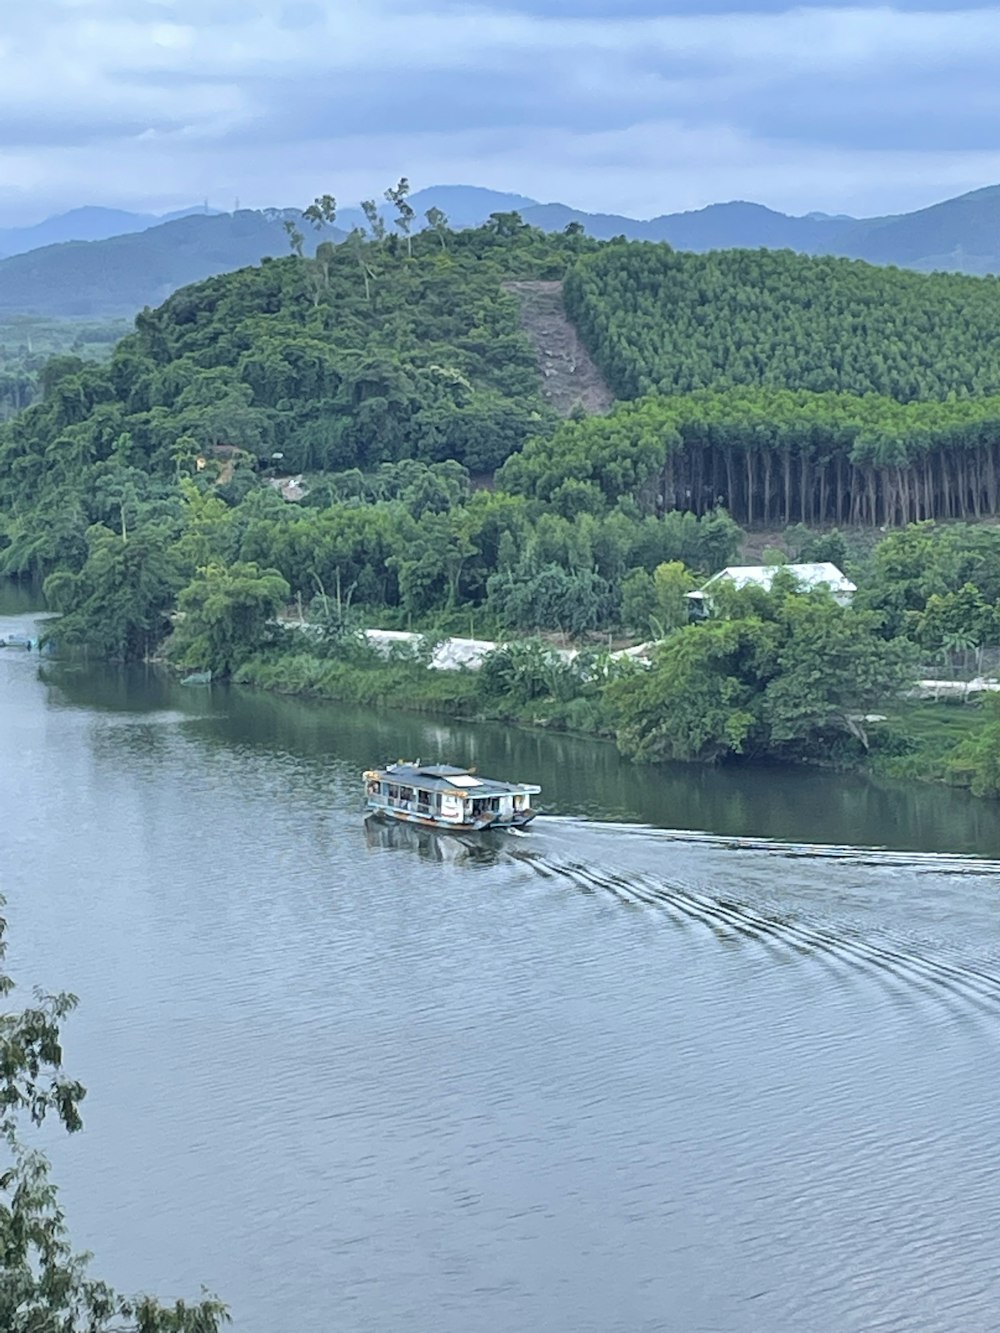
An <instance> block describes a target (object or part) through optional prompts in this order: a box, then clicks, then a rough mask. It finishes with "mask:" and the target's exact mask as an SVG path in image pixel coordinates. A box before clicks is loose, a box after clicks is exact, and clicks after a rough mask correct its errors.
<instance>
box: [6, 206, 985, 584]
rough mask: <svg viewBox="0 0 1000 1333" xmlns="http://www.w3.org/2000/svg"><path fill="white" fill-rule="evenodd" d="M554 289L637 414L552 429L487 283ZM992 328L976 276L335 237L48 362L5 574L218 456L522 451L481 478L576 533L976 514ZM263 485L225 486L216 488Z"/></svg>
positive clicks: (314, 458)
mask: <svg viewBox="0 0 1000 1333" xmlns="http://www.w3.org/2000/svg"><path fill="white" fill-rule="evenodd" d="M560 279H562V280H563V282H564V290H565V294H566V299H567V305H568V309H569V312H570V314H571V315H572V316H573V317H574V318H575V320H576V322H577V327H578V329H579V331H580V333H581V336H582V338H583V341H584V342H585V343H586V344H587V345H588V346H589V349H590V351H591V352H592V354H593V356H594V358H595V359H596V361H597V362H598V364H599V366H600V367H601V368H602V369H603V370H604V371H605V373H606V375H607V377H608V378H609V381H610V383H611V387H612V389H613V390H614V391H615V392H616V394H617V396H618V397H619V398H620V399H624V400H628V399H636V398H639V397H641V396H644V395H645V396H646V398H645V401H644V402H643V403H642V404H640V405H639V406H638V407H636V408H632V407H628V406H622V407H620V408H619V410H618V412H617V413H615V414H612V415H611V416H610V417H609V418H607V419H591V420H589V421H583V422H576V421H571V422H569V423H568V424H567V425H565V426H563V427H559V426H558V421H557V419H556V417H555V414H554V413H553V412H552V410H551V409H550V408H549V407H548V406H547V405H546V403H545V401H544V398H543V395H542V392H541V378H540V375H539V371H538V364H537V360H536V356H535V353H534V351H533V349H532V347H531V345H530V343H529V342H528V340H527V338H526V337H525V335H524V333H523V331H522V328H521V325H520V320H519V309H518V300H517V297H516V296H515V295H514V294H512V293H511V291H510V290H508V287H509V286H510V285H512V284H513V285H515V286H516V285H517V284H518V283H521V284H523V283H525V282H528V283H544V282H553V281H557V280H560ZM998 331H1000V283H998V282H997V281H996V280H994V279H972V278H964V277H960V276H957V275H955V276H947V275H936V276H921V275H918V274H913V273H906V272H901V271H898V270H891V269H877V268H872V267H869V266H866V265H864V264H861V263H857V262H852V261H847V260H832V259H808V258H803V257H799V256H795V255H793V254H791V253H790V252H783V253H778V254H774V253H770V252H766V251H756V252H723V253H719V254H714V255H708V256H698V255H693V254H678V253H674V252H672V251H670V250H669V248H667V247H665V246H659V245H648V244H643V243H624V242H618V243H615V242H612V243H600V242H596V241H592V240H589V239H588V238H586V237H585V236H582V235H580V234H568V235H566V234H563V235H559V236H555V237H551V236H546V235H545V234H544V233H542V232H540V231H538V230H535V229H532V228H529V227H527V226H525V225H524V223H523V222H522V221H521V220H520V219H519V218H518V217H517V215H516V214H497V215H495V216H494V218H493V219H492V220H491V222H490V223H489V224H488V225H486V226H484V227H482V228H477V229H471V230H466V231H458V232H453V231H449V230H448V229H447V228H444V227H442V228H440V229H439V230H438V231H433V232H432V231H427V232H422V233H419V234H418V235H415V236H414V237H413V238H412V247H410V246H408V245H407V244H406V243H405V241H404V240H402V239H401V238H399V237H397V236H394V235H389V236H387V237H385V238H384V239H382V240H380V241H375V240H371V241H364V240H363V239H362V238H361V237H360V236H359V235H357V234H355V235H354V236H353V237H352V238H351V240H350V241H349V242H347V243H346V244H343V245H337V246H334V245H321V246H320V247H319V249H318V250H317V252H316V256H315V257H313V258H311V257H309V256H293V255H289V256H287V257H285V258H282V259H277V260H268V261H265V262H264V263H263V264H262V265H260V266H257V267H254V268H246V269H243V270H240V271H238V272H235V273H231V274H227V275H223V276H219V277H214V278H211V279H209V280H207V281H205V282H202V283H198V284H194V285H192V286H189V287H186V288H184V289H183V290H181V291H179V292H177V293H175V294H174V295H173V296H172V297H171V298H170V299H169V300H168V301H166V302H165V303H164V304H163V305H162V306H160V307H159V308H158V309H156V310H152V311H146V312H143V313H142V314H141V315H140V316H139V317H138V319H137V321H136V331H135V332H134V333H133V334H131V335H129V336H128V337H126V338H125V339H124V340H123V341H122V342H121V343H120V344H119V346H118V347H117V349H116V351H115V353H114V355H113V357H112V358H111V360H110V362H108V363H107V364H104V365H95V364H92V363H83V362H81V361H78V360H76V359H75V358H72V357H62V358H57V359H56V360H54V361H53V362H52V363H50V365H49V366H48V367H47V369H46V371H45V374H44V376H43V381H44V383H43V387H44V391H45V397H44V400H43V402H41V403H40V404H38V405H36V406H34V407H31V408H29V409H28V410H27V411H25V412H23V413H21V414H20V415H19V416H18V417H17V418H15V419H14V420H13V421H11V422H10V423H9V424H8V425H6V426H5V427H3V428H2V429H0V573H3V572H7V573H12V574H20V573H45V572H46V571H47V570H49V569H51V568H53V567H54V566H57V565H59V564H60V563H63V562H66V561H68V562H69V563H70V565H72V564H73V563H74V562H78V561H79V560H80V559H82V557H83V554H84V552H85V550H86V532H87V529H88V526H89V525H91V524H93V523H103V524H112V526H113V525H114V516H115V515H116V514H117V515H118V520H119V521H120V522H122V523H126V511H131V509H135V508H136V506H138V508H139V510H141V509H142V507H143V505H152V506H153V507H154V509H153V512H155V506H156V505H157V504H159V503H160V500H161V499H163V500H164V501H165V499H166V497H168V496H171V495H172V496H174V499H175V500H176V487H177V482H178V479H179V478H183V477H189V476H191V474H192V472H193V469H194V466H195V459H196V458H197V457H198V456H199V455H204V454H208V455H209V456H211V455H212V453H213V451H216V450H218V449H220V448H222V449H225V450H228V451H230V452H231V451H233V450H237V451H239V452H240V453H241V454H243V455H245V456H249V457H250V458H256V459H258V460H260V462H261V464H262V465H263V466H265V467H266V466H268V465H270V464H271V463H272V461H273V462H275V463H278V464H280V466H281V468H282V469H283V470H285V471H289V472H297V471H302V470H307V471H310V472H314V473H315V472H332V473H338V474H343V473H344V472H345V471H347V470H351V469H359V470H360V471H361V472H364V473H371V472H372V471H373V470H375V469H377V468H379V467H380V466H382V465H386V464H395V463H398V462H400V461H405V460H414V461H415V462H417V463H420V464H422V465H425V466H428V465H438V464H448V465H449V466H453V465H456V464H457V465H461V466H464V467H465V468H467V469H468V470H469V471H471V472H474V473H475V472H489V471H492V470H494V469H496V468H498V467H500V466H501V465H502V464H503V463H504V462H505V460H506V459H508V458H509V457H510V456H511V455H516V454H518V453H519V452H520V451H521V450H522V449H524V447H525V444H526V442H527V441H529V440H530V441H531V444H530V448H527V449H524V455H523V466H522V460H520V459H515V460H514V461H513V462H512V463H510V464H509V465H508V466H507V467H506V468H505V469H504V470H503V471H502V472H501V474H500V480H501V484H502V485H504V486H506V487H507V488H508V489H509V490H511V491H513V492H515V493H518V494H520V495H522V496H524V497H525V498H526V499H527V500H529V501H530V502H531V503H532V504H536V503H544V504H546V505H548V506H550V507H551V508H552V509H553V510H555V512H556V513H558V514H560V515H561V516H562V517H563V518H564V519H565V520H566V521H569V522H575V521H577V520H578V519H579V518H580V517H581V516H583V515H588V514H589V515H592V516H597V515H600V514H607V513H609V512H610V511H612V510H614V509H615V507H616V506H617V505H619V503H622V504H625V505H626V507H628V509H629V513H631V514H632V515H633V516H634V515H635V514H636V513H639V514H647V515H650V516H655V515H658V514H662V513H664V512H667V511H669V510H670V509H672V508H677V509H681V510H685V509H686V510H692V511H694V512H695V513H699V514H703V513H707V512H708V511H710V510H712V509H714V508H716V507H719V506H720V505H721V506H723V507H726V508H728V509H729V510H730V511H731V513H732V515H733V516H734V517H735V518H736V519H737V520H738V521H741V522H747V523H757V522H768V523H773V522H775V521H779V522H780V521H785V522H789V521H791V522H794V521H804V522H858V523H872V524H882V523H886V522H889V523H892V522H897V521H905V520H906V519H910V518H922V517H964V516H972V515H975V516H979V515H981V514H985V513H995V512H997V509H998V505H1000V495H998V477H1000V457H998V453H997V450H998V444H997V441H998V440H1000V429H998V423H1000V413H998V409H997V401H996V400H997V398H1000V356H998V342H997V339H998ZM922 404H926V405H927V408H926V410H916V409H917V408H921V405H922ZM904 409H906V410H904ZM911 409H912V410H911ZM573 415H574V416H576V415H579V413H574V414H573ZM635 449H639V455H638V456H635V457H634V456H633V455H634V453H635ZM339 484H340V483H338V485H339ZM351 484H352V485H354V483H351ZM357 484H358V485H359V486H360V484H361V483H360V482H359V483H357ZM257 485H258V482H257V479H256V477H255V475H254V473H253V471H252V470H250V469H248V468H238V469H237V473H236V476H235V478H234V479H233V480H232V481H231V482H230V483H228V484H227V487H226V489H225V494H226V495H227V496H229V497H230V499H231V500H232V501H234V502H237V501H239V500H240V499H241V498H242V496H243V495H244V494H245V493H247V492H248V491H253V490H254V489H255V487H256V486H257ZM321 493H322V492H321V489H320V488H316V490H315V491H314V495H313V499H312V501H311V503H314V504H315V503H317V502H318V501H317V496H318V495H320V494H321ZM126 526H127V523H126Z"/></svg>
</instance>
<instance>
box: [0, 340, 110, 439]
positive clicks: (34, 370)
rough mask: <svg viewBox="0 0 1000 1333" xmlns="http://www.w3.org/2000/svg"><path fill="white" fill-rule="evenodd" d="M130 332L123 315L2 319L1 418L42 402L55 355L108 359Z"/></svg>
mask: <svg viewBox="0 0 1000 1333" xmlns="http://www.w3.org/2000/svg"><path fill="white" fill-rule="evenodd" d="M128 332H129V326H128V324H127V323H126V322H125V321H124V320H104V321H100V322H97V321H82V320H71V319H38V318H35V317H32V316H30V315H21V316H19V317H15V318H12V319H7V320H0V421H7V420H9V419H10V418H11V417H13V416H16V415H17V413H18V412H20V411H22V410H23V409H24V408H26V407H30V406H31V404H32V403H34V402H35V401H37V399H38V398H39V397H40V396H41V393H42V390H43V388H44V380H45V376H44V371H45V368H46V365H47V363H48V362H49V361H50V359H51V358H52V357H55V356H75V357H80V358H86V359H89V360H94V361H105V360H107V359H108V357H110V355H111V352H112V348H113V347H114V344H115V343H116V342H117V341H118V340H119V338H121V337H123V335H124V334H126V333H128Z"/></svg>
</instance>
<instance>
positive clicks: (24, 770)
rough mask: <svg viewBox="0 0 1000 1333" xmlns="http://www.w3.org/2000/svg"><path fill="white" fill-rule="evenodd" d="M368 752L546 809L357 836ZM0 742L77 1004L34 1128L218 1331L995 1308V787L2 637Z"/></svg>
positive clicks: (156, 1279) (782, 1322) (853, 1322)
mask: <svg viewBox="0 0 1000 1333" xmlns="http://www.w3.org/2000/svg"><path fill="white" fill-rule="evenodd" d="M14 623H15V622H14V621H13V620H12V619H11V618H10V617H8V618H7V620H3V619H0V633H2V630H3V628H4V627H5V626H8V627H9V626H11V625H13V624H14ZM17 623H20V624H23V623H24V618H23V613H22V619H21V621H19V622H17ZM397 754H400V755H402V754H406V755H410V756H412V755H414V754H419V755H420V756H421V757H422V758H424V759H431V758H437V757H439V756H441V757H450V758H457V759H463V760H466V759H467V760H469V761H471V762H476V763H478V764H479V765H480V767H481V768H482V769H483V770H484V771H491V770H492V771H496V772H497V773H499V774H501V775H508V776H512V777H519V778H523V779H525V780H532V781H534V780H537V781H540V782H541V783H542V784H543V786H544V789H545V791H544V795H545V798H546V800H547V802H548V807H547V808H548V811H549V813H548V814H547V815H546V817H545V818H544V819H542V820H539V821H538V823H537V825H536V826H535V829H536V831H534V832H532V833H531V834H530V835H528V836H527V837H521V838H516V837H511V836H508V837H505V838H502V839H498V840H496V841H495V842H493V843H488V842H483V841H480V842H478V843H477V842H474V841H469V842H461V841H458V840H449V839H438V838H435V837H433V836H432V835H420V834H418V835H414V834H409V833H408V831H407V830H405V829H385V828H371V827H369V826H367V825H366V824H365V822H364V820H363V819H362V818H361V814H360V810H359V800H358V774H359V770H360V769H361V768H362V767H363V766H365V765H366V764H368V763H370V762H372V761H374V760H378V759H384V758H388V757H395V756H396V755H397ZM0 761H2V767H0V798H2V811H3V820H2V823H0V876H2V881H3V885H2V887H3V891H4V893H5V894H6V895H7V898H8V901H9V907H8V914H9V917H10V921H11V965H12V968H13V969H14V971H15V973H16V975H17V976H18V977H19V978H20V980H21V981H22V983H23V985H24V987H25V988H29V987H30V986H31V985H33V984H36V983H38V984H42V985H46V986H49V987H53V988H54V987H63V986H65V987H67V988H70V989H72V990H75V991H76V992H77V993H78V994H79V995H80V996H81V998H82V1005H81V1009H80V1011H79V1013H78V1014H77V1015H76V1016H75V1017H74V1018H73V1019H72V1020H71V1022H70V1024H69V1025H68V1029H67V1033H66V1051H67V1061H68V1064H69V1067H70V1069H71V1071H72V1072H73V1073H75V1074H78V1075H79V1076H80V1077H82V1078H83V1080H84V1081H85V1082H86V1083H87V1084H88V1085H89V1087H90V1094H89V1096H88V1099H87V1103H86V1113H87V1114H86V1124H87V1127H86V1131H85V1132H84V1134H82V1135H79V1136H77V1137H76V1138H74V1139H70V1140H64V1139H55V1138H53V1140H52V1143H51V1148H52V1151H53V1154H54V1156H55V1158H56V1161H57V1168H58V1178H59V1179H60V1180H61V1181H62V1182H63V1187H64V1188H63V1193H64V1199H65V1203H66V1205H67V1208H68V1210H69V1212H70V1215H71V1219H72V1224H73V1230H74V1237H75V1239H76V1241H77V1243H78V1244H80V1245H81V1246H87V1247H89V1248H91V1249H93V1250H94V1251H95V1252H96V1255H97V1260H96V1265H95V1266H96V1268H97V1270H98V1271H99V1272H100V1273H101V1274H102V1275H104V1276H107V1277H108V1278H109V1279H111V1280H113V1281H114V1282H116V1283H117V1284H119V1285H120V1286H121V1287H123V1288H126V1289H135V1288H144V1289H153V1290H156V1291H158V1292H160V1293H162V1294H164V1295H168V1294H181V1293H186V1294H191V1295H194V1294H196V1293H197V1290H198V1288H199V1284H201V1283H203V1282H204V1283H205V1284H207V1285H208V1286H210V1287H211V1288H213V1289H215V1290H217V1291H218V1292H220V1293H221V1294H222V1295H223V1296H224V1297H225V1298H227V1299H228V1300H229V1301H230V1302H231V1303H232V1305H233V1308H234V1313H235V1316H236V1326H237V1329H238V1330H240V1333H244V1331H246V1333H298V1331H299V1330H310V1331H311V1330H316V1331H317V1333H325V1331H326V1330H338V1331H344V1333H354V1331H355V1330H388V1329H407V1330H418V1331H419V1333H423V1330H427V1331H428V1333H431V1331H432V1330H440V1331H441V1333H468V1331H469V1330H480V1329H481V1330H490V1333H494V1331H496V1333H523V1331H524V1330H531V1329H542V1328H544V1329H546V1330H551V1331H552V1333H578V1331H580V1333H582V1331H588V1333H589V1331H591V1330H592V1331H593V1333H639V1331H642V1330H677V1331H678V1333H698V1330H712V1331H715V1330H725V1333H730V1331H732V1333H742V1331H743V1330H758V1329H759V1330H766V1331H767V1333H785V1331H786V1330H787V1331H788V1333H801V1331H802V1330H820V1331H824V1333H825V1331H826V1330H836V1331H837V1333H841V1331H852V1330H868V1329H873V1328H878V1329H898V1330H913V1329H919V1330H942V1331H944V1330H948V1331H950V1330H956V1329H963V1330H984V1331H985V1330H991V1329H994V1328H996V1327H997V1325H998V1323H1000V1313H998V1311H1000V1291H998V1289H997V1288H998V1281H997V1276H996V1262H995V1258H996V1237H997V1235H998V1233H1000V1190H998V1185H1000V1181H998V1170H997V1150H996V1144H997V1141H998V1138H1000V1106H998V1099H997V1097H996V1088H997V1086H998V1079H1000V874H998V870H1000V864H998V863H1000V810H998V809H997V807H996V806H991V805H989V804H986V803H977V802H975V801H973V800H971V799H968V798H965V797H963V796H961V795H959V794H957V793H950V792H947V791H940V790H935V789H926V790H907V789H905V788H901V789H898V790H888V789H879V788H876V787H874V786H872V785H870V784H867V783H864V782H861V781H853V780H847V779H843V778H838V777H833V776H831V775H824V774H800V773H794V774H789V773H786V772H782V771H777V770H776V771H774V772H761V771H757V772H755V773H714V772H701V771H692V770H687V769H682V770H679V771H676V772H674V771H664V772H657V773H650V772H645V771H643V770H640V769H636V768H632V767H629V766H627V765H624V764H622V763H620V762H619V760H618V759H617V758H616V756H615V753H614V751H613V750H612V749H611V748H610V747H607V746H602V745H595V744H589V743H585V742H575V741H570V740H566V739H558V738H552V737H548V736H534V735H530V734H527V733H523V732H512V731H508V730H506V729H503V728H478V729H472V728H465V727H460V726H453V725H449V724H447V723H441V722H439V721H428V720H423V719H419V718H416V719H415V718H413V717H407V716H405V715H398V716H391V715H388V714H383V715H376V714H372V713H366V714H362V713H357V712H351V713H347V712H341V710H340V709H339V708H337V707H330V706H322V707H320V706H310V705H306V704H303V703H300V702H297V701H289V700H276V699H271V698H266V697H256V696H250V695H247V694H241V693H238V692H235V691H233V692H229V691H225V690H220V689H218V688H215V687H213V688H212V689H210V690H209V689H183V688H181V687H179V686H175V685H170V684H165V683H164V682H162V681H160V680H159V679H157V678H156V677H155V676H153V675H147V674H144V673H136V674H133V675H131V676H120V675H115V674H111V673H96V672H92V673H88V672H85V671H70V670H67V669H60V668H54V667H47V666H42V667H41V668H40V665H39V663H38V661H37V659H35V658H34V657H33V656H32V655H29V654H27V653H21V652H14V651H10V650H7V651H3V652H0ZM871 848H882V850H871Z"/></svg>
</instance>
